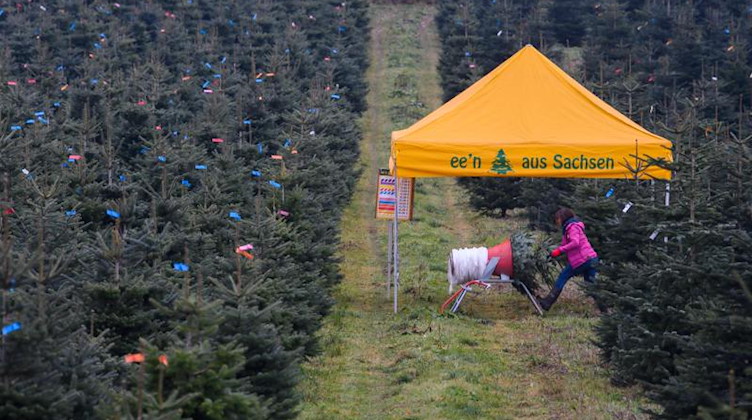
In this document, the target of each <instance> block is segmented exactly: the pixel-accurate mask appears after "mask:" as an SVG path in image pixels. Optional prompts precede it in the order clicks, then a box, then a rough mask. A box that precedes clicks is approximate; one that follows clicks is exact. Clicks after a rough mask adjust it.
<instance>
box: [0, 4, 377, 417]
mask: <svg viewBox="0 0 752 420" xmlns="http://www.w3.org/2000/svg"><path fill="white" fill-rule="evenodd" d="M366 8H367V3H366V2H365V1H363V0H353V1H347V2H346V3H345V2H339V1H314V0H302V1H301V0H296V1H292V0H281V1H280V0H274V1H271V0H256V1H220V0H180V1H177V0H174V1H170V0H165V1H157V2H124V3H116V2H103V1H86V2H83V1H72V0H69V1H58V2H47V3H45V2H36V1H29V2H18V3H8V4H5V5H4V6H3V7H2V9H0V39H1V40H2V45H3V50H2V51H3V53H2V55H3V57H2V60H0V82H1V83H2V85H1V86H0V133H1V134H0V137H1V138H0V156H1V157H0V281H2V302H1V303H2V307H1V308H0V310H1V311H2V326H3V335H2V342H1V343H0V417H2V418H4V419H45V418H71V419H74V418H75V419H87V418H136V417H139V416H140V415H142V414H143V416H144V417H145V418H146V417H148V418H155V419H156V418H160V419H173V418H187V417H190V418H197V419H233V418H239V419H240V418H242V419H253V418H291V417H293V416H294V415H295V412H296V405H297V402H298V399H299V397H298V396H297V395H296V393H295V390H294V387H295V385H296V384H297V382H298V377H299V363H300V361H301V359H302V358H303V357H305V356H307V355H311V354H314V353H315V352H316V349H317V345H316V340H315V338H314V333H315V332H316V331H317V329H318V328H319V325H320V323H321V318H322V316H323V315H325V314H326V313H327V311H328V309H329V307H330V306H331V304H332V299H331V297H330V290H331V288H332V286H333V285H334V284H336V283H337V281H338V279H339V277H338V276H339V275H338V271H337V266H336V262H337V261H336V258H335V256H334V251H335V245H336V243H337V240H338V231H337V229H338V222H339V219H340V215H341V211H342V208H343V206H344V204H345V203H346V202H347V200H348V199H349V196H350V193H351V190H352V188H353V185H354V182H355V179H356V176H357V173H356V170H355V169H354V163H355V161H356V158H357V156H358V138H359V134H360V133H359V128H358V125H357V117H358V114H359V113H360V112H361V111H362V110H363V108H364V105H365V104H364V98H365V82H364V77H363V76H364V71H365V67H366V65H367V62H366V45H367V37H368V35H367V30H368V28H367V26H368V22H367V17H366ZM140 355H143V359H144V361H143V362H142V363H138V361H139V359H140V358H141V356H140ZM126 356H127V357H126ZM128 362H131V363H128Z"/></svg>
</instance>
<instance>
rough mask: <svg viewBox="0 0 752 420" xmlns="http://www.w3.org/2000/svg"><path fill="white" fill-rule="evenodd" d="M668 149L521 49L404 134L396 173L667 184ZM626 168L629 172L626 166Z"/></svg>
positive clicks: (531, 50) (397, 135)
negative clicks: (632, 180)
mask: <svg viewBox="0 0 752 420" xmlns="http://www.w3.org/2000/svg"><path fill="white" fill-rule="evenodd" d="M670 147H671V142H669V141H668V140H666V139H664V138H662V137H660V136H657V135H655V134H653V133H651V132H649V131H647V130H646V129H644V128H642V127H640V126H639V125H638V124H636V123H635V122H633V121H632V120H630V119H629V118H627V117H625V116H624V115H622V114H621V113H619V111H617V110H615V109H614V108H613V107H611V106H610V105H608V104H607V103H606V102H604V101H602V100H601V99H599V98H598V97H597V96H595V95H594V94H592V93H591V92H589V91H588V90H587V89H585V88H584V87H582V85H580V84H579V83H577V81H576V80H574V79H573V78H571V77H570V76H569V75H567V74H566V73H565V72H564V71H563V70H561V69H560V68H559V67H557V66H556V64H554V63H553V62H551V61H550V60H549V59H547V58H546V57H545V56H544V55H543V54H541V53H540V52H539V51H538V50H536V49H535V47H533V46H532V45H527V46H526V47H524V48H522V49H521V50H520V51H518V52H517V53H516V54H514V55H513V56H511V57H510V58H509V59H508V60H506V61H505V62H503V63H502V64H501V65H499V66H498V67H497V68H496V69H494V70H493V71H491V72H490V73H488V74H487V75H486V76H485V77H483V78H482V79H480V80H478V81H477V82H476V83H475V84H473V85H472V86H470V87H469V88H467V89H466V90H465V91H464V92H462V93H460V94H459V95H457V96H456V97H455V98H454V99H452V100H450V101H449V102H447V103H445V104H444V105H443V106H441V107H440V108H438V109H437V110H435V111H433V112H432V113H430V114H429V115H428V116H426V117H425V118H423V119H421V120H420V121H418V122H416V123H415V124H413V125H412V126H411V127H410V128H408V129H405V130H400V131H394V132H392V147H391V158H390V166H391V169H392V171H394V170H395V169H396V172H397V174H398V176H400V177H406V178H412V177H437V176H451V177H463V176H511V177H548V178H634V176H635V173H634V172H633V170H638V176H639V177H640V178H650V179H670V178H671V172H670V171H669V170H666V169H664V168H661V167H659V166H655V165H646V162H648V161H652V160H654V159H662V160H664V161H667V162H670V161H671V160H672V156H671V150H670ZM630 168H631V169H630Z"/></svg>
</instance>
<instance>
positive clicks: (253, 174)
mask: <svg viewBox="0 0 752 420" xmlns="http://www.w3.org/2000/svg"><path fill="white" fill-rule="evenodd" d="M251 176H252V177H254V178H258V177H260V176H261V172H259V171H251Z"/></svg>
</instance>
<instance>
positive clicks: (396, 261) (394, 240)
mask: <svg viewBox="0 0 752 420" xmlns="http://www.w3.org/2000/svg"><path fill="white" fill-rule="evenodd" d="M398 208H399V178H398V177H397V159H394V222H393V224H394V235H392V247H393V249H394V255H393V256H392V268H393V269H394V274H393V276H392V280H393V281H394V285H393V287H394V313H395V314H396V313H397V288H398V286H399V229H398V227H397V226H398V224H399V223H398V222H399V215H398V213H397V209H398Z"/></svg>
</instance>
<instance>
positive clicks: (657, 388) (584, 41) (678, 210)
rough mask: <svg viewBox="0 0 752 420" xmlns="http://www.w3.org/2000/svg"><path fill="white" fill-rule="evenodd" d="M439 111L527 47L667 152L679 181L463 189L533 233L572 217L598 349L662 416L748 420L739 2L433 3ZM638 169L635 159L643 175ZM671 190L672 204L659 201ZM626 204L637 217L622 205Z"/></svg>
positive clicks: (749, 326)
mask: <svg viewBox="0 0 752 420" xmlns="http://www.w3.org/2000/svg"><path fill="white" fill-rule="evenodd" d="M439 5H440V14H439V17H438V24H439V31H440V36H441V39H442V43H443V48H444V50H443V54H442V58H441V65H440V73H441V75H442V77H443V87H444V92H445V98H446V99H448V98H451V97H452V96H454V95H455V94H456V93H458V92H459V91H461V90H462V89H464V88H465V87H467V86H469V85H470V84H471V83H472V82H474V81H475V80H477V79H478V78H479V77H481V76H482V75H484V74H485V73H487V72H488V71H490V70H491V69H493V68H494V67H495V66H496V65H498V64H499V63H501V62H502V61H504V60H505V59H506V58H507V57H508V56H509V55H511V54H512V53H514V52H515V51H516V50H517V49H519V48H521V47H522V46H524V45H525V44H527V43H531V44H533V45H535V46H536V47H537V48H539V49H540V50H542V52H543V53H544V54H546V55H547V56H548V57H549V58H552V59H553V60H554V61H557V62H558V63H559V64H560V65H563V66H564V68H565V69H567V71H568V72H569V73H570V74H571V75H572V76H573V77H575V78H576V79H578V80H579V81H580V82H581V83H583V84H584V85H585V86H586V87H587V88H589V89H590V90H591V91H593V92H594V93H596V94H597V95H599V96H600V97H601V98H603V99H604V100H606V101H607V102H609V103H610V104H612V105H613V106H615V107H616V108H617V109H618V110H620V111H621V112H622V113H624V114H625V115H627V116H629V117H630V118H632V119H633V120H635V121H636V122H637V123H639V124H641V125H643V126H644V127H646V128H647V129H649V130H651V131H653V132H655V133H657V134H660V135H662V136H664V137H666V138H668V139H670V140H671V141H672V142H673V145H674V154H675V162H674V164H673V165H672V169H673V170H674V178H673V180H672V181H671V182H670V184H669V187H668V188H670V190H667V187H666V183H665V182H658V181H650V180H646V181H637V180H634V179H633V180H623V181H618V180H617V181H612V180H590V181H583V180H538V179H533V180H530V179H526V180H521V179H514V178H508V179H493V178H484V179H469V180H467V181H465V182H466V183H465V185H466V186H467V187H468V192H469V193H470V195H471V198H472V202H473V204H474V205H475V206H476V207H478V208H479V209H480V210H482V211H485V212H488V213H490V214H497V215H499V216H503V215H504V214H505V212H506V210H508V209H513V208H523V209H526V214H527V215H528V217H529V219H530V223H531V225H532V226H534V227H539V228H543V229H550V228H551V225H550V223H551V215H552V213H553V210H554V209H555V208H556V207H557V206H559V205H568V206H570V207H572V208H574V210H575V212H577V213H578V214H579V215H581V216H582V218H583V219H584V221H585V223H586V225H587V226H588V236H589V237H590V238H591V241H592V242H593V245H594V247H595V248H596V250H597V251H598V252H599V254H600V256H601V274H600V277H599V284H598V286H597V287H596V288H595V289H594V290H590V292H591V293H592V295H593V296H594V297H595V298H596V299H599V300H601V301H602V302H603V303H604V304H605V305H606V306H607V307H609V311H608V312H607V313H606V314H604V315H602V317H601V321H600V322H599V324H598V326H597V331H596V333H597V344H598V346H599V347H600V348H601V350H602V355H603V359H604V361H605V362H608V364H609V366H610V367H611V368H612V378H613V381H614V382H616V383H622V384H631V383H640V384H642V385H644V387H645V389H646V391H647V393H648V395H649V396H650V397H651V398H652V399H654V401H656V402H657V403H658V404H660V406H661V410H660V411H659V412H658V413H656V414H658V415H659V416H662V417H666V418H686V417H695V416H697V417H703V418H746V417H747V416H749V415H750V414H752V367H751V362H752V293H751V292H750V291H751V290H752V257H751V256H750V249H752V149H751V147H752V119H751V118H750V117H751V116H752V114H751V113H750V111H752V56H751V55H750V48H752V44H751V43H750V41H752V7H749V6H748V2H742V1H695V2H676V1H671V0H636V1H634V0H632V1H617V0H605V1H601V2H586V1H582V0H554V1H516V0H493V1H491V0H478V1H462V2H452V1H440V2H439ZM646 164H648V162H635V164H634V167H633V171H634V172H635V173H639V171H640V168H641V166H643V165H646ZM667 192H668V193H669V194H668V197H667ZM630 203H631V206H627V205H628V204H630Z"/></svg>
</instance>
